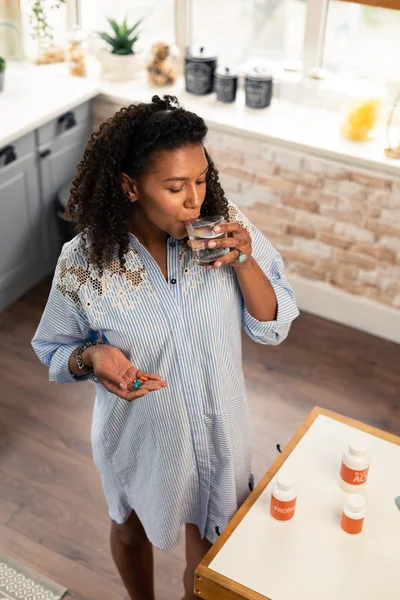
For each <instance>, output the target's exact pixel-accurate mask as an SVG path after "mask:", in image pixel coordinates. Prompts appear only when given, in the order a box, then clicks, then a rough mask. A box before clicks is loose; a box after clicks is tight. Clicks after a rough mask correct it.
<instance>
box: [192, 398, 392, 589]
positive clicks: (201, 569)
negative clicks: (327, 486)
mask: <svg viewBox="0 0 400 600" xmlns="http://www.w3.org/2000/svg"><path fill="white" fill-rule="evenodd" d="M320 415H322V416H325V417H328V418H329V419H333V420H335V421H339V422H341V423H344V424H345V425H349V426H350V427H354V428H355V429H360V430H361V431H364V432H365V433H369V434H371V435H374V436H376V437H378V438H381V439H384V440H386V441H388V442H392V443H394V444H397V445H399V446H400V437H398V436H396V435H394V434H391V433H388V432H386V431H383V430H382V429H378V428H376V427H373V426H371V425H367V424H365V423H362V422H361V421H357V420H355V419H351V418H349V417H346V416H344V415H341V414H339V413H336V412H333V411H330V410H326V409H324V408H320V407H319V406H316V407H315V408H313V409H312V411H311V412H310V414H309V415H308V416H307V417H306V419H305V420H304V421H303V423H302V424H301V425H300V427H299V429H298V430H297V431H296V433H295V434H294V435H293V437H292V438H291V439H290V441H289V442H288V444H287V445H286V446H285V448H284V449H283V450H282V452H281V454H280V455H279V456H278V457H277V458H276V460H275V461H274V462H273V464H272V465H271V467H270V468H269V469H268V471H267V472H266V473H265V474H264V476H263V477H262V478H261V480H260V481H259V483H258V484H257V486H256V487H255V489H254V490H253V491H252V493H251V494H250V495H249V497H248V498H247V499H246V500H245V502H244V503H243V504H242V506H241V507H240V508H239V510H238V511H237V513H236V514H235V516H234V517H233V518H232V520H231V521H230V523H229V524H228V525H227V527H226V528H225V530H224V531H223V533H222V534H221V535H220V537H219V538H218V539H217V541H216V542H215V544H214V545H213V546H212V547H211V548H210V550H209V552H208V553H207V554H206V556H205V557H204V558H203V560H202V561H201V563H200V565H199V566H198V568H197V569H196V572H195V591H196V594H198V595H199V597H201V593H202V590H204V587H205V586H204V582H207V581H208V582H209V583H210V584H211V585H213V586H214V587H215V590H214V591H215V592H217V590H218V589H222V590H227V591H228V593H229V596H224V598H226V600H236V599H237V600H240V599H242V598H243V599H246V600H268V598H267V597H266V596H262V595H261V594H259V593H258V592H255V591H254V590H251V589H249V588H247V587H245V586H243V585H241V584H239V583H237V582H235V581H233V580H232V579H229V578H228V577H225V576H224V575H221V574H220V573H217V572H216V571H213V570H212V569H210V568H209V565H210V563H211V562H212V561H213V560H214V558H215V557H216V555H217V554H218V552H219V551H220V550H221V549H222V547H223V546H224V544H225V543H226V542H227V541H228V539H229V538H230V536H231V535H232V533H233V532H234V531H235V529H236V527H237V526H238V525H239V523H240V522H241V521H242V520H243V519H244V517H245V516H246V514H247V513H248V511H249V510H250V508H251V507H252V506H253V504H254V503H255V502H256V501H257V500H258V498H259V497H260V496H261V494H262V493H263V491H264V490H265V488H266V487H267V485H268V484H269V482H270V481H271V479H272V478H273V477H274V475H275V474H276V473H277V471H278V470H279V469H280V467H281V466H282V465H283V463H284V462H285V460H286V459H287V457H288V456H289V455H290V454H291V452H293V450H294V448H295V447H296V446H297V444H298V443H299V442H300V440H301V439H302V437H303V436H304V434H305V433H306V432H307V430H308V429H309V428H310V427H311V425H312V424H313V423H314V421H315V420H316V419H317V417H319V416H320ZM206 587H209V586H208V585H206ZM211 597H212V598H217V597H218V596H216V595H215V594H213V595H212V596H209V597H208V598H211ZM208 598H207V600H208Z"/></svg>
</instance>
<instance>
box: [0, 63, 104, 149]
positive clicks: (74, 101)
mask: <svg viewBox="0 0 400 600" xmlns="http://www.w3.org/2000/svg"><path fill="white" fill-rule="evenodd" d="M99 89H100V88H99V83H98V81H96V80H90V79H83V78H80V77H72V76H70V75H68V74H67V71H66V66H65V65H63V68H61V67H60V66H59V65H57V66H53V65H51V66H40V67H36V66H33V65H30V66H22V65H21V66H20V67H10V68H8V69H7V72H6V81H5V88H4V91H3V92H1V93H0V147H3V146H6V145H7V144H9V143H11V142H12V141H14V140H16V139H18V138H19V137H21V136H23V135H25V134H26V133H29V132H30V131H33V130H34V129H37V128H38V127H40V126H41V125H43V124H44V123H47V122H48V121H50V120H52V119H54V118H56V117H58V116H60V115H61V114H63V113H64V112H67V111H68V110H71V109H73V108H75V107H76V106H78V105H79V104H82V103H83V102H86V101H88V100H90V99H91V98H93V97H94V96H97V94H98V93H99Z"/></svg>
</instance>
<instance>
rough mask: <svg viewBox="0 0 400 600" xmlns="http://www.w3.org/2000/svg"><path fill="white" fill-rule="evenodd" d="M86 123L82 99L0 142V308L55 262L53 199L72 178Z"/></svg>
mask: <svg viewBox="0 0 400 600" xmlns="http://www.w3.org/2000/svg"><path fill="white" fill-rule="evenodd" d="M90 127H91V123H90V105H89V103H85V104H83V105H81V106H79V107H78V108H77V109H74V110H72V111H68V113H66V114H65V115H61V117H58V118H57V119H54V120H52V121H50V122H49V123H46V124H45V125H43V126H42V127H40V128H39V129H38V130H36V131H32V132H31V133H28V134H27V135H25V136H23V137H21V138H19V139H18V140H16V141H13V142H11V143H10V144H8V145H7V146H5V147H3V148H0V310H2V309H3V308H5V307H6V306H7V305H9V304H10V303H12V302H13V301H15V300H16V299H17V298H18V297H20V296H21V295H23V294H24V293H25V292H26V291H27V290H28V289H29V288H30V287H32V286H34V285H35V284H36V283H38V282H39V281H40V280H41V279H43V278H44V277H45V276H46V275H48V274H49V273H51V272H52V270H53V268H54V266H55V263H56V261H57V257H58V255H59V253H60V249H61V243H62V242H61V239H60V238H59V235H58V223H57V221H56V216H55V212H56V208H55V199H56V196H57V192H58V190H59V189H60V187H62V186H63V185H65V184H68V183H70V182H72V179H73V177H74V175H75V173H76V167H77V164H78V163H79V161H80V159H81V157H82V154H83V150H84V147H85V144H86V141H87V139H88V136H89V134H90Z"/></svg>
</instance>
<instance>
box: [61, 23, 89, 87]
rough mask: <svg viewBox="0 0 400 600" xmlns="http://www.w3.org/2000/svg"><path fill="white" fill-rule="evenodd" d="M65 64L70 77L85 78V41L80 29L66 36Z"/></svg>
mask: <svg viewBox="0 0 400 600" xmlns="http://www.w3.org/2000/svg"><path fill="white" fill-rule="evenodd" d="M66 58H67V63H68V68H69V72H70V74H71V75H75V76H77V77H86V73H87V40H86V37H85V35H84V33H83V32H82V31H81V30H80V29H74V30H73V31H72V32H71V33H70V35H69V36H68V48H67V56H66Z"/></svg>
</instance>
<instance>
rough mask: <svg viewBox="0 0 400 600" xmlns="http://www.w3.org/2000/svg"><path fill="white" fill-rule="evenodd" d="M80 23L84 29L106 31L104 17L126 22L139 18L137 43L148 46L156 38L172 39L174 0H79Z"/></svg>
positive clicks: (173, 32) (108, 27)
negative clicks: (134, 0) (111, 0)
mask: <svg viewBox="0 0 400 600" xmlns="http://www.w3.org/2000/svg"><path fill="white" fill-rule="evenodd" d="M80 4H81V15H82V27H83V29H84V30H85V31H86V32H88V33H89V32H95V31H108V30H109V29H110V26H109V24H108V22H107V18H111V19H114V20H116V21H117V22H119V21H122V20H123V19H124V18H125V17H126V18H127V20H128V23H132V24H133V23H136V21H138V20H139V19H143V23H142V26H141V28H140V29H141V32H142V33H141V36H140V40H139V42H138V45H139V46H141V47H142V48H144V49H145V50H148V49H149V47H150V46H151V45H152V44H153V43H154V42H157V41H159V40H161V41H163V42H167V43H169V44H171V43H174V42H175V31H174V28H175V19H174V15H175V13H174V5H175V2H174V0H146V1H144V0H142V2H132V0H114V1H113V2H110V0H81V3H80Z"/></svg>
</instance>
